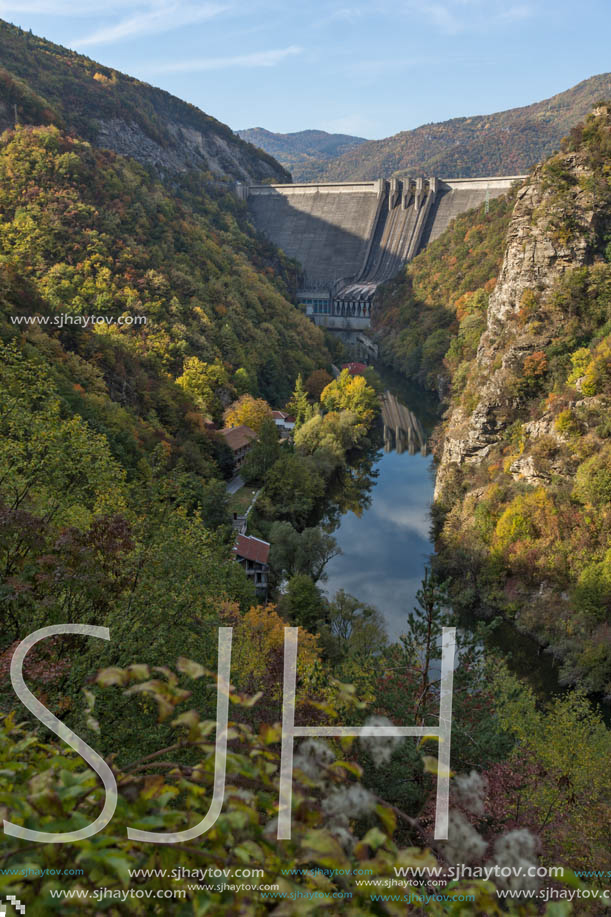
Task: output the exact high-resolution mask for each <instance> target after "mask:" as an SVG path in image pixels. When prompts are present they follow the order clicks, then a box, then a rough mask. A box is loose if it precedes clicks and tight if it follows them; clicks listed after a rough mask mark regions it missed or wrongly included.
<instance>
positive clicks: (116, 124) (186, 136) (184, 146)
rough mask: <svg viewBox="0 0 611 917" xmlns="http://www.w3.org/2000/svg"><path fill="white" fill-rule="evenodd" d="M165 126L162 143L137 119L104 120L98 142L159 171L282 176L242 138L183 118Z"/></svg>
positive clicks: (252, 178) (247, 177)
mask: <svg viewBox="0 0 611 917" xmlns="http://www.w3.org/2000/svg"><path fill="white" fill-rule="evenodd" d="M165 127H166V129H167V131H168V134H169V136H170V142H169V143H166V144H164V145H162V144H161V143H159V142H158V141H157V140H155V139H154V138H152V137H150V136H148V135H147V134H146V133H145V132H144V130H143V129H142V128H141V127H140V126H139V125H138V124H136V123H134V122H130V121H125V120H123V119H121V118H109V119H107V120H101V121H99V122H98V131H97V136H96V145H98V146H101V147H105V148H106V149H110V150H113V151H114V152H115V153H119V154H120V155H121V156H131V157H132V158H133V159H137V160H138V161H139V162H142V163H145V164H146V165H151V166H153V167H154V168H155V169H157V170H158V171H159V172H165V173H168V172H169V173H172V172H174V173H176V172H187V171H189V170H191V169H197V170H201V171H203V172H211V173H212V174H213V175H216V176H219V177H224V178H227V177H228V178H231V179H238V180H240V181H245V182H247V181H262V180H264V179H274V180H278V178H282V176H281V175H279V169H278V167H276V164H275V163H273V162H271V161H270V162H268V161H267V160H265V159H262V158H259V157H258V156H256V155H253V152H252V150H251V149H249V147H248V146H247V145H246V144H244V143H242V142H241V141H238V142H234V143H232V142H231V139H230V138H227V137H224V136H221V135H220V134H217V133H215V132H214V131H211V130H208V131H206V132H203V131H199V130H197V128H194V127H192V126H190V125H185V124H181V123H180V121H174V120H172V121H168V122H167V123H166V125H165ZM237 140H238V138H236V141H237Z"/></svg>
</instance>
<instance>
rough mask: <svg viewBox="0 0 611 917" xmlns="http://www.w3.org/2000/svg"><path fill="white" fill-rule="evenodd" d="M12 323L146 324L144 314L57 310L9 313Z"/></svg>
mask: <svg viewBox="0 0 611 917" xmlns="http://www.w3.org/2000/svg"><path fill="white" fill-rule="evenodd" d="M11 324H12V325H44V326H47V327H51V328H66V327H68V326H73V325H74V326H76V327H77V328H89V327H92V326H93V325H106V326H110V325H119V326H125V325H127V326H132V325H146V315H116V316H115V315H74V314H73V313H72V312H59V313H58V314H57V315H11Z"/></svg>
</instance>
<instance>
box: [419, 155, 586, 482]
mask: <svg viewBox="0 0 611 917" xmlns="http://www.w3.org/2000/svg"><path fill="white" fill-rule="evenodd" d="M563 166H564V170H565V172H566V175H567V176H570V182H569V186H568V187H567V189H566V190H565V191H564V192H563V194H562V195H561V196H558V193H557V187H556V185H553V186H552V185H551V184H548V181H547V177H546V173H545V166H539V167H537V168H536V169H535V170H534V172H533V174H532V176H531V177H530V179H529V181H528V182H527V183H526V184H525V185H524V187H522V188H521V189H520V190H519V191H518V194H517V200H516V204H515V208H514V212H513V217H512V220H511V223H510V226H509V231H508V234H507V241H506V250H505V257H504V260H503V265H502V268H501V271H500V274H499V278H498V281H497V284H496V287H495V289H494V291H493V293H492V294H491V296H490V301H489V305H488V313H487V326H486V330H485V332H484V334H483V335H482V337H481V340H480V343H479V347H478V351H477V357H476V361H475V366H474V367H473V368H472V372H471V378H470V383H469V385H470V391H471V394H472V396H473V397H472V398H471V400H468V399H465V398H463V400H462V402H461V403H460V404H457V405H455V406H453V408H452V409H451V411H450V414H449V417H448V419H447V421H446V425H445V435H444V437H443V447H442V450H441V457H440V462H439V469H438V473H437V483H436V489H435V497H436V498H439V497H440V496H441V494H442V493H443V489H444V484H445V481H446V478H447V473H448V469H449V468H450V466H452V465H459V466H460V465H462V464H463V463H467V464H472V463H479V462H481V461H483V460H484V459H485V458H486V456H487V455H488V453H489V452H490V449H491V447H492V446H493V445H494V444H496V443H497V442H498V439H499V436H500V434H501V433H502V431H503V430H504V429H505V427H507V426H508V424H510V423H511V422H512V421H513V420H514V419H515V414H516V410H517V408H518V406H519V394H516V393H515V389H516V387H517V386H516V385H515V384H514V383H515V382H516V381H517V382H519V380H520V377H521V376H522V373H523V366H524V361H525V359H526V358H527V357H528V356H530V355H532V354H533V353H535V352H540V351H542V350H543V348H544V347H546V346H547V345H548V344H549V342H550V340H551V338H552V336H553V330H554V329H553V328H551V327H549V326H546V325H545V323H542V322H537V321H530V320H529V316H528V311H529V310H531V311H533V312H535V311H536V309H537V307H538V306H539V305H540V304H541V303H544V302H545V299H546V297H547V295H548V294H549V293H550V291H551V290H552V289H553V287H554V285H555V284H556V282H557V281H558V280H559V278H560V277H561V276H562V275H563V274H564V273H565V272H566V271H567V270H569V269H573V268H575V267H578V266H580V265H582V264H584V263H585V262H586V260H587V257H588V242H589V238H590V235H591V231H592V227H593V222H594V208H593V203H592V193H591V192H590V191H589V190H586V187H587V186H585V187H584V183H580V178H581V177H582V176H583V175H584V174H585V172H586V166H585V164H584V162H583V158H582V157H581V156H580V154H578V153H571V154H567V155H566V156H564V157H563ZM567 211H570V215H571V220H570V224H571V226H573V228H574V229H573V232H572V233H571V235H570V237H568V238H567V236H566V233H564V234H563V233H562V232H560V231H559V229H558V223H557V221H556V220H555V217H556V216H558V218H559V219H560V218H562V219H563V220H564V221H565V222H566V216H567ZM468 388H469V386H468ZM473 400H475V406H473V403H472V402H473ZM524 470H527V469H526V468H524ZM533 477H534V475H533Z"/></svg>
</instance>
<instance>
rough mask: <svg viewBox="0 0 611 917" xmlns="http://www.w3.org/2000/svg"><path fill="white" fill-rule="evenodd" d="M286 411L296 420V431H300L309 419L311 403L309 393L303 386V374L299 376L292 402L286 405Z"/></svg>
mask: <svg viewBox="0 0 611 917" xmlns="http://www.w3.org/2000/svg"><path fill="white" fill-rule="evenodd" d="M286 409H287V411H289V412H290V413H291V414H292V415H293V417H294V418H295V429H298V428H299V427H300V426H301V424H302V423H303V422H304V421H305V420H306V419H307V417H308V411H309V410H310V403H309V401H308V395H307V392H306V390H305V388H304V386H303V378H302V376H301V373H299V375H298V376H297V382H296V383H295V389H294V391H293V394H292V395H291V399H290V401H289V402H288V403H287V405H286Z"/></svg>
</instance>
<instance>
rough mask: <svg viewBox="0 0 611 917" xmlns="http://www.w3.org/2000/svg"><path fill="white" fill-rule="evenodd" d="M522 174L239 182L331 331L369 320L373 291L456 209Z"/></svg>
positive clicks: (316, 315) (303, 295)
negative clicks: (292, 261)
mask: <svg viewBox="0 0 611 917" xmlns="http://www.w3.org/2000/svg"><path fill="white" fill-rule="evenodd" d="M525 177H526V176H523V175H510V176H501V177H498V176H491V177H484V178H459V179H439V178H436V177H431V178H428V179H425V178H416V179H409V178H401V179H399V178H393V179H390V180H385V179H378V180H377V181H371V182H329V183H326V182H325V183H317V184H299V185H241V186H239V188H238V189H237V191H238V195H239V197H240V198H241V199H242V200H245V201H246V203H247V206H248V210H249V213H250V215H251V218H252V220H253V222H254V224H255V226H256V227H257V228H258V229H259V230H260V231H261V232H262V233H263V234H264V235H266V236H267V237H268V238H269V239H270V240H271V241H272V242H274V243H275V244H276V245H277V246H278V247H279V248H281V249H283V251H284V252H285V253H286V254H287V255H289V257H291V258H294V259H295V260H296V261H298V262H299V263H300V265H301V267H302V275H301V282H300V293H299V296H300V302H302V303H303V304H304V305H305V306H306V310H307V312H308V314H309V315H311V316H312V318H313V319H314V321H315V322H316V323H317V324H320V325H324V326H326V327H329V328H331V329H334V330H350V329H353V330H359V329H360V330H363V329H366V328H368V327H369V326H370V323H371V308H372V302H373V298H374V295H375V290H376V288H377V286H378V285H379V284H380V283H383V282H384V281H386V280H390V278H391V277H394V276H395V275H396V274H397V273H398V272H399V271H400V270H401V268H402V267H403V265H404V264H406V263H407V262H408V261H411V259H412V258H414V257H415V256H416V255H417V254H418V252H420V251H421V250H422V249H423V248H424V247H425V246H426V245H428V244H429V243H430V242H433V241H434V240H435V239H436V238H438V236H440V235H441V233H442V232H443V231H444V229H446V227H447V226H448V224H449V223H450V222H451V221H452V220H453V219H454V218H455V217H456V216H458V215H459V214H461V213H464V212H465V211H466V210H470V209H471V208H473V207H477V206H479V205H480V204H482V203H484V202H485V201H487V200H490V199H492V198H494V197H498V196H499V195H501V194H504V193H505V192H506V191H508V190H509V189H510V188H511V186H512V185H513V184H514V183H515V182H519V181H522V180H523V179H524V178H525Z"/></svg>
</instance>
